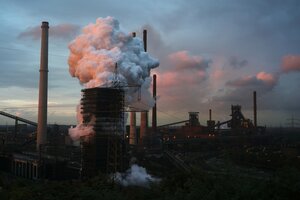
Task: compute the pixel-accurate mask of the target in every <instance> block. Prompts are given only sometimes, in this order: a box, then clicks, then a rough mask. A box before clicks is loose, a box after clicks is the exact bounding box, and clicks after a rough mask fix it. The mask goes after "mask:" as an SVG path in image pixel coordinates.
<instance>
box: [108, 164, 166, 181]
mask: <svg viewBox="0 0 300 200" xmlns="http://www.w3.org/2000/svg"><path fill="white" fill-rule="evenodd" d="M114 176H115V180H116V181H117V182H118V183H120V184H121V185H123V186H129V185H134V186H142V187H149V186H150V184H151V183H157V182H159V181H160V179H159V178H155V177H153V176H151V175H150V174H148V173H147V171H146V169H145V168H143V167H140V166H138V165H136V164H134V165H132V166H131V167H130V169H128V170H127V171H126V172H125V173H118V172H117V173H116V174H114Z"/></svg>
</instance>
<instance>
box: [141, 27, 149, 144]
mask: <svg viewBox="0 0 300 200" xmlns="http://www.w3.org/2000/svg"><path fill="white" fill-rule="evenodd" d="M143 42H144V50H145V52H147V30H144V31H143ZM147 128H148V112H147V111H143V112H141V124H140V139H143V137H145V136H146V132H147Z"/></svg>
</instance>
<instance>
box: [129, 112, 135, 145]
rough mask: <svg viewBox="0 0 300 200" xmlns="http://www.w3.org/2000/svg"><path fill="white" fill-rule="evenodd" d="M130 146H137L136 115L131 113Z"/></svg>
mask: <svg viewBox="0 0 300 200" xmlns="http://www.w3.org/2000/svg"><path fill="white" fill-rule="evenodd" d="M129 144H131V145H136V114H135V112H130V130H129Z"/></svg>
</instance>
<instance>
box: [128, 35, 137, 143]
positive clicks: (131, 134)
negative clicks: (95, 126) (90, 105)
mask: <svg viewBox="0 0 300 200" xmlns="http://www.w3.org/2000/svg"><path fill="white" fill-rule="evenodd" d="M132 37H136V33H135V32H133V33H132ZM129 144H131V145H136V113H135V112H130V130H129Z"/></svg>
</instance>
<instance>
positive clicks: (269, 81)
mask: <svg viewBox="0 0 300 200" xmlns="http://www.w3.org/2000/svg"><path fill="white" fill-rule="evenodd" d="M277 82H278V76H277V75H274V74H270V73H266V72H259V73H257V74H256V75H255V76H244V77H242V78H239V79H236V80H233V81H228V82H227V83H226V85H228V86H232V87H237V88H239V87H250V86H252V87H269V88H273V87H274V86H275V85H276V84H277Z"/></svg>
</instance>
